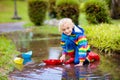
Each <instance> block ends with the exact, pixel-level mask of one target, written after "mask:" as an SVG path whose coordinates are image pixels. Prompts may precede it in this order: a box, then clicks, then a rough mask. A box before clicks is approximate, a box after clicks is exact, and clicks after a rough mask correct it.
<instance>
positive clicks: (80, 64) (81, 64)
mask: <svg viewBox="0 0 120 80" xmlns="http://www.w3.org/2000/svg"><path fill="white" fill-rule="evenodd" d="M75 66H83V62H80V63H79V64H76V65H75Z"/></svg>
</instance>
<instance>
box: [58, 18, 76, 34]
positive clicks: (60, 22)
mask: <svg viewBox="0 0 120 80" xmlns="http://www.w3.org/2000/svg"><path fill="white" fill-rule="evenodd" d="M66 23H69V24H71V25H72V26H73V25H74V23H73V21H72V19H70V18H63V19H61V20H60V21H59V24H58V27H59V31H60V32H61V27H62V26H64V25H65V24H66Z"/></svg>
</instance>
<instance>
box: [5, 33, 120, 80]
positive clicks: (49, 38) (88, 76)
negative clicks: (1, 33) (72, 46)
mask: <svg viewBox="0 0 120 80" xmlns="http://www.w3.org/2000/svg"><path fill="white" fill-rule="evenodd" d="M6 36H7V37H9V38H10V39H12V40H13V42H14V43H15V44H16V47H17V49H18V51H20V52H21V53H22V52H27V51H29V50H32V51H33V55H32V58H31V60H30V62H29V60H28V62H27V63H26V64H25V65H16V66H15V69H14V71H13V72H11V73H10V74H9V76H10V78H11V80H116V79H120V70H119V68H120V63H119V57H117V58H112V57H109V58H108V57H104V56H102V59H101V61H100V62H94V63H91V64H90V65H86V66H83V67H75V66H74V65H73V64H69V65H45V64H44V63H43V60H44V59H53V58H54V59H58V57H59V56H60V53H61V48H60V44H59V43H60V36H59V35H44V34H33V33H32V32H30V33H20V32H16V33H11V34H10V33H9V34H7V35H6Z"/></svg>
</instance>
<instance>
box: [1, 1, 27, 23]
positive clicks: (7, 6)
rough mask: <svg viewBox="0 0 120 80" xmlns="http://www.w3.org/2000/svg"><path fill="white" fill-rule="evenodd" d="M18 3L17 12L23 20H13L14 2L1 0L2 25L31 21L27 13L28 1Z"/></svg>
mask: <svg viewBox="0 0 120 80" xmlns="http://www.w3.org/2000/svg"><path fill="white" fill-rule="evenodd" d="M16 1H17V12H18V16H19V17H21V18H22V19H21V20H13V19H12V17H13V16H14V0H5V1H4V0H1V1H0V7H1V9H0V18H1V19H0V23H6V22H18V21H29V17H28V12H27V1H18V0H16Z"/></svg>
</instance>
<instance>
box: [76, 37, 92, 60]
mask: <svg viewBox="0 0 120 80" xmlns="http://www.w3.org/2000/svg"><path fill="white" fill-rule="evenodd" d="M75 43H76V44H77V45H78V54H79V60H80V62H83V61H85V59H86V56H87V51H89V50H90V46H89V45H88V42H87V38H86V36H84V35H82V36H78V39H77V40H76V41H75Z"/></svg>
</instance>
